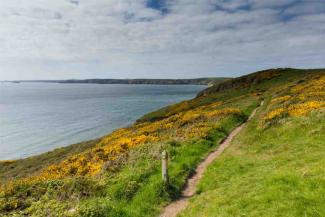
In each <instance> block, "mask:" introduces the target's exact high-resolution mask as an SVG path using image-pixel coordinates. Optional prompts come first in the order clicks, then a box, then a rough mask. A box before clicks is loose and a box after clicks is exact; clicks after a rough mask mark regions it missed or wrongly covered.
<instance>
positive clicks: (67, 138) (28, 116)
mask: <svg viewBox="0 0 325 217" xmlns="http://www.w3.org/2000/svg"><path fill="white" fill-rule="evenodd" d="M204 88H206V86H203V85H128V84H60V83H38V82H35V83H32V82H31V83H28V82H27V83H25V82H23V83H9V82H2V83H0V160H13V159H20V158H26V157H29V156H33V155H37V154H40V153H43V152H47V151H50V150H53V149H55V148H58V147H64V146H67V145H70V144H74V143H78V142H82V141H87V140H91V139H95V138H100V137H102V136H104V135H106V134H109V133H110V132H112V131H114V130H115V129H118V128H121V127H127V126H129V125H130V124H132V123H134V121H136V120H137V119H138V118H140V117H141V116H142V115H144V114H146V113H148V112H151V111H153V110H156V109H158V108H161V107H164V106H167V105H169V104H172V103H176V102H180V101H183V100H186V99H190V98H193V97H195V95H196V94H197V93H198V92H199V91H201V90H203V89H204Z"/></svg>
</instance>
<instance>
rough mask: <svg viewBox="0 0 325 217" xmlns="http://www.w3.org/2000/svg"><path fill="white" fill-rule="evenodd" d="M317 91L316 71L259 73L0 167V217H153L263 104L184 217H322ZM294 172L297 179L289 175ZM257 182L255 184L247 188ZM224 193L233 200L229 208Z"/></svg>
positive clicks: (321, 104)
mask: <svg viewBox="0 0 325 217" xmlns="http://www.w3.org/2000/svg"><path fill="white" fill-rule="evenodd" d="M324 88H325V70H323V69H317V70H298V69H272V70H266V71H261V72H256V73H253V74H250V75H247V76H243V77H240V78H236V79H233V80H229V81H225V82H223V83H221V84H219V85H215V86H213V87H211V88H208V89H206V90H204V91H202V92H201V93H199V94H198V96H197V97H196V98H194V99H192V100H188V101H184V102H180V103H177V104H174V105H170V106H167V107H165V108H162V109H160V110H157V111H154V112H152V113H149V114H147V115H145V116H144V117H142V118H140V119H139V120H138V121H137V123H135V124H134V125H132V126H130V127H128V128H122V129H119V130H116V131H114V132H113V133H111V134H109V135H107V136H104V137H103V138H100V139H98V140H94V141H90V142H85V143H82V144H77V145H73V146H69V147H66V148H61V149H57V150H54V151H52V152H48V153H44V154H42V155H39V156H34V157H30V158H27V159H22V160H17V161H5V162H0V172H1V176H0V182H1V183H2V184H1V187H0V214H1V215H3V216H13V215H16V216H23V215H27V216H48V215H50V216H126V217H128V216H132V217H133V216H141V217H142V216H155V215H158V214H159V212H160V210H161V208H162V207H163V206H164V205H166V204H167V203H168V202H170V201H171V200H173V199H175V198H178V197H179V195H180V192H181V189H182V187H183V186H184V184H185V182H186V179H187V177H188V176H189V175H190V174H191V173H192V172H193V171H194V168H195V167H196V165H197V164H198V163H199V162H200V161H201V160H202V158H203V157H204V156H206V155H207V154H208V153H209V152H210V151H211V150H213V149H215V148H216V146H217V145H218V143H219V142H220V141H221V140H223V139H224V138H225V137H226V136H227V135H228V134H229V132H230V131H231V130H232V129H234V128H235V127H236V126H238V125H239V124H241V123H243V122H244V121H245V120H246V119H247V117H248V116H249V114H250V113H251V112H252V111H253V110H254V108H256V106H257V105H259V104H260V102H261V101H262V100H264V102H265V103H264V106H263V107H262V108H261V109H260V110H259V113H258V116H257V117H256V118H255V119H254V120H253V121H252V123H251V124H250V125H249V126H248V127H247V130H245V131H244V134H241V135H240V136H239V137H238V139H236V141H235V143H234V144H235V145H234V147H233V148H232V149H231V151H229V152H227V155H224V156H223V158H222V159H224V160H221V161H220V162H219V161H217V162H216V164H215V165H214V166H213V167H211V169H209V171H210V172H209V171H208V173H207V174H206V176H205V177H204V179H203V180H202V183H201V184H200V186H201V187H200V191H199V192H198V195H197V196H196V197H195V199H194V200H193V201H196V202H194V203H192V204H191V205H190V207H189V208H188V210H187V211H185V212H184V213H183V214H182V215H184V216H214V213H219V214H220V216H236V215H239V213H241V211H242V210H243V211H245V212H244V213H245V215H247V216H260V215H266V216H286V215H284V214H288V215H287V216H304V212H303V210H304V209H305V210H307V211H308V212H305V213H307V214H308V215H310V216H322V215H323V214H324V209H323V208H322V205H321V204H324V203H322V202H325V201H324V200H323V199H324V198H323V197H322V196H321V195H322V194H323V192H322V191H319V189H322V186H324V185H323V184H324V183H323V182H322V180H323V179H324V177H325V171H324V170H323V169H322V167H321V166H319V165H321V164H323V161H322V159H323V158H320V156H323V154H324V149H323V147H324V146H323V145H322V144H323V143H322V141H324V139H325V138H324V133H323V132H324V125H323V124H322V123H323V121H324V109H325V94H324V93H325V89H324ZM285 132H288V133H287V134H285ZM303 132H305V133H303ZM310 137H311V139H308V138H310ZM162 150H167V151H168V152H169V154H170V168H169V172H170V185H168V186H166V185H164V183H162V181H161V177H160V176H161V171H160V153H161V151H162ZM317 156H318V157H317ZM266 162H267V163H266ZM215 168H216V169H215ZM295 168H297V171H298V172H297V173H295V172H293V173H290V171H291V170H293V169H295ZM216 170H217V171H221V172H220V173H219V172H218V173H215V172H214V171H216ZM300 172H301V174H300ZM273 173H274V174H273ZM254 174H255V176H254ZM269 174H272V176H271V178H270V179H268V175H269ZM306 174H307V175H306ZM273 175H274V176H273ZM287 175H288V177H293V178H292V179H286V177H287ZM254 177H255V178H254ZM277 177H278V179H277ZM261 180H265V181H264V182H261ZM254 183H261V184H260V185H257V186H256V188H254ZM273 183H276V184H274V185H272V184H273ZM281 183H282V184H283V183H284V184H283V185H282V184H281ZM286 183H289V184H288V185H286ZM300 183H302V184H301V185H300ZM249 184H250V185H249ZM246 185H249V186H250V187H245V186H246ZM209 186H210V187H209ZM227 186H231V188H230V189H229V188H227ZM261 186H262V187H261ZM267 186H273V187H274V188H273V187H272V188H267ZM263 189H266V193H265V194H263ZM323 189H324V188H323ZM227 190H228V191H227ZM214 192H216V194H214ZM224 192H225V193H224ZM232 192H233V193H232ZM237 192H238V194H235V193H237ZM288 192H291V193H292V192H293V193H292V194H289V193H288ZM294 192H300V194H299V195H296V196H295V194H294ZM199 193H202V195H201V194H199ZM304 193H306V195H304ZM257 194H260V197H257V196H256V195H257ZM223 195H225V197H223ZM226 195H228V196H229V198H233V199H234V205H233V206H231V205H229V203H230V202H229V201H227V200H226V199H227V198H228V197H227V198H226ZM254 195H255V196H254ZM276 195H280V196H281V197H277V196H276ZM302 195H304V196H302ZM244 196H245V197H244ZM299 196H300V197H299ZM255 199H256V200H257V201H254V200H255ZM315 201H318V202H315ZM269 203H271V204H269ZM281 203H284V204H286V206H281ZM214 204H218V206H215V205H214ZM254 204H258V206H254ZM288 204H290V206H289V205H288ZM266 206H268V207H266ZM286 207H288V208H286ZM295 208H296V210H298V211H297V212H291V211H290V210H291V209H295ZM267 211H270V212H269V213H268V214H267V213H266V212H267ZM256 213H257V214H256ZM281 213H284V214H283V215H281ZM255 214H256V215H255ZM308 215H307V216H308Z"/></svg>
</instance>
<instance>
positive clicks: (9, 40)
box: [0, 0, 325, 79]
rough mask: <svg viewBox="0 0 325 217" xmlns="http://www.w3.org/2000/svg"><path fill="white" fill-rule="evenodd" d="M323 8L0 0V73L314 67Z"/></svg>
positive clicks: (138, 73) (237, 1)
mask: <svg viewBox="0 0 325 217" xmlns="http://www.w3.org/2000/svg"><path fill="white" fill-rule="evenodd" d="M322 5H323V4H322V3H321V1H313V2H309V4H308V5H307V3H305V2H304V1H299V2H297V1H295V0H281V1H278V0H272V1H271V0H230V1H225V0H200V1H197V0H166V7H168V13H166V14H164V13H162V11H160V10H158V9H154V8H149V7H147V2H146V1H145V0H34V1H26V0H2V2H1V8H0V27H1V28H0V79H17V78H55V77H58V78H69V77H78V76H79V77H118V76H122V77H123V76H128V77H174V76H176V77H180V76H186V75H187V76H190V77H201V76H213V75H215V76H225V75H227V73H229V72H234V73H235V74H236V73H237V74H238V73H243V72H247V70H255V69H260V68H263V67H270V66H273V67H278V66H296V67H319V66H321V65H322V64H323V62H324V61H321V57H322V55H324V50H325V40H324V38H325V27H324V25H322V24H323V23H324V20H325V13H324V12H323V11H322V9H321V8H322ZM288 16H289V18H290V19H288ZM291 16H293V17H291ZM302 59H303V61H302ZM308 60H309V61H310V63H311V64H308ZM26 69H27V70H26ZM216 72H223V73H219V74H218V73H216ZM228 75H229V74H228Z"/></svg>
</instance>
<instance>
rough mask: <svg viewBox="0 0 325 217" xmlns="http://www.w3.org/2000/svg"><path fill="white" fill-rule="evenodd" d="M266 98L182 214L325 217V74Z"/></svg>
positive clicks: (213, 166) (280, 87)
mask: <svg viewBox="0 0 325 217" xmlns="http://www.w3.org/2000/svg"><path fill="white" fill-rule="evenodd" d="M265 96H267V101H266V103H265V104H264V106H263V107H262V108H261V109H260V110H259V112H258V114H257V116H256V117H255V118H254V120H253V121H252V122H250V123H249V124H248V126H247V128H246V129H245V130H244V131H242V133H240V135H239V136H238V137H237V138H236V139H235V141H234V142H233V144H232V146H231V147H230V148H229V149H228V150H227V151H226V152H225V153H224V154H223V155H222V157H221V158H219V159H218V160H217V161H216V162H214V163H213V164H212V165H211V166H210V167H209V168H208V170H207V172H206V173H205V175H204V177H203V179H202V181H201V182H200V184H199V190H198V194H197V195H196V196H195V197H194V198H193V199H192V200H191V202H190V205H189V207H188V208H187V209H186V210H185V211H184V212H183V213H182V214H181V215H180V216H182V217H183V216H184V217H185V216H186V217H189V216H193V217H194V216H195V217H199V216H220V217H226V216H227V217H228V216H229V217H230V216H250V217H254V216H256V217H259V216H267V217H268V216H269V217H274V216H313V217H321V216H325V205H324V204H325V167H324V165H325V143H324V141H325V73H320V74H317V73H313V74H308V75H306V76H305V77H301V79H298V80H297V82H296V83H288V84H286V85H282V86H279V87H277V88H275V89H272V90H269V91H267V92H266V93H265Z"/></svg>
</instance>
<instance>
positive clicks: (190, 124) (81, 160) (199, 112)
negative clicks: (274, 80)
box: [8, 102, 242, 188]
mask: <svg viewBox="0 0 325 217" xmlns="http://www.w3.org/2000/svg"><path fill="white" fill-rule="evenodd" d="M222 104H223V102H215V103H211V104H209V105H204V106H201V107H198V108H196V109H193V110H189V111H186V112H181V113H178V114H175V115H172V116H170V117H168V118H165V119H162V120H159V121H155V122H145V123H140V124H136V125H134V126H132V127H129V128H123V129H119V130H116V131H114V132H113V133H111V134H110V135H108V136H105V137H104V138H102V139H101V141H100V142H99V143H98V144H97V145H96V146H95V147H94V148H92V149H90V150H87V151H84V152H81V153H79V154H75V155H73V156H71V157H68V158H67V159H65V160H63V161H61V162H60V163H58V164H53V165H49V166H47V167H46V168H45V169H43V170H42V171H41V172H40V173H39V174H37V175H32V176H30V177H28V178H25V179H22V180H19V182H18V181H15V183H18V184H21V183H32V182H40V181H45V180H53V179H61V178H64V177H70V176H94V175H96V174H98V173H100V172H101V171H102V170H103V168H105V165H106V163H107V162H114V161H116V160H117V159H118V158H119V156H122V155H123V154H124V153H126V152H127V151H128V150H129V149H132V148H134V147H137V146H139V145H142V144H147V143H159V142H162V141H168V140H188V139H193V138H202V137H204V136H206V135H207V134H208V132H209V130H211V129H212V128H214V127H216V126H217V123H218V121H219V120H220V119H222V118H224V117H226V116H230V115H242V112H241V111H240V110H239V109H236V108H221V107H220V106H221V105H222ZM8 186H9V188H11V187H12V183H11V185H8ZM10 186H11V187H10Z"/></svg>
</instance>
